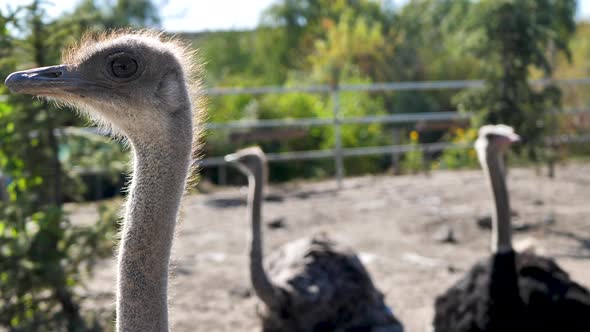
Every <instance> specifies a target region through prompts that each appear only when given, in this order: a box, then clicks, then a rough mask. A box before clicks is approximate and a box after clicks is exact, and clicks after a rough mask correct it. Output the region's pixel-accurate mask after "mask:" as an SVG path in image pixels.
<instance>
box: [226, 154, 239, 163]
mask: <svg viewBox="0 0 590 332" xmlns="http://www.w3.org/2000/svg"><path fill="white" fill-rule="evenodd" d="M223 160H225V162H226V163H231V164H234V163H236V162H237V161H238V155H237V154H235V153H232V154H228V155H226V156H225V157H224V158H223Z"/></svg>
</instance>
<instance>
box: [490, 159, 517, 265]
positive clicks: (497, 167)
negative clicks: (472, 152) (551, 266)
mask: <svg viewBox="0 0 590 332" xmlns="http://www.w3.org/2000/svg"><path fill="white" fill-rule="evenodd" d="M502 158H503V156H502V154H501V153H499V152H498V151H495V150H494V149H489V150H488V151H487V153H486V166H487V173H488V176H489V180H490V184H491V187H492V193H493V194H494V202H495V207H496V210H495V213H494V218H493V221H492V252H494V253H497V252H507V251H511V250H512V239H511V229H510V227H511V225H510V202H509V197H508V189H507V188H506V176H505V174H504V165H503V159H502Z"/></svg>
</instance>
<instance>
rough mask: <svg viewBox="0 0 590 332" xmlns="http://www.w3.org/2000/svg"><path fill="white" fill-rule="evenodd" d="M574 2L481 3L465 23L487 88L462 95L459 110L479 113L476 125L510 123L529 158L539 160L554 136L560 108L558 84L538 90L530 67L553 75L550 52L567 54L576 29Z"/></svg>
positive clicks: (468, 41)
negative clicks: (546, 138)
mask: <svg viewBox="0 0 590 332" xmlns="http://www.w3.org/2000/svg"><path fill="white" fill-rule="evenodd" d="M575 8H576V3H575V1H574V0H564V1H550V0H541V1H537V0H519V1H514V0H501V1H496V0H493V1H492V0H482V1H480V2H478V3H476V4H474V5H472V7H471V10H470V11H469V14H468V15H467V17H468V20H467V22H466V23H465V26H464V29H465V31H468V32H465V35H466V36H467V38H465V48H466V51H467V52H470V53H471V54H473V55H474V56H476V57H478V58H481V59H482V60H484V61H485V63H486V67H485V72H484V74H485V79H486V81H487V84H486V87H485V88H483V89H480V90H471V91H467V92H465V93H463V94H461V95H460V96H459V97H458V99H457V101H458V105H459V108H460V109H461V110H465V111H476V112H478V113H479V116H478V117H477V119H476V121H475V123H474V125H475V126H479V125H481V124H485V123H506V124H509V125H511V126H513V127H514V128H515V130H516V131H517V132H518V133H519V134H521V135H523V136H524V137H526V138H527V139H526V142H525V144H524V145H523V146H524V150H525V151H526V152H527V155H528V157H530V158H532V159H533V160H535V159H538V158H539V157H540V154H541V153H542V151H543V148H544V142H543V137H544V135H545V134H546V133H548V132H550V131H548V129H547V125H548V124H549V123H550V122H551V121H550V118H551V113H550V112H551V111H553V110H556V109H559V108H560V98H561V93H560V90H559V88H557V87H556V86H554V85H549V86H547V87H544V88H541V89H538V90H535V89H532V88H531V87H530V86H529V84H528V79H529V77H530V70H531V68H536V69H538V70H541V71H542V72H543V73H544V74H545V75H546V76H547V77H549V76H550V75H551V74H552V70H553V68H552V64H551V59H550V56H551V55H550V52H551V51H552V50H553V51H554V52H558V51H562V52H564V53H565V54H567V55H569V49H568V46H567V45H568V41H569V38H570V36H571V34H572V33H573V31H574V28H575V23H574V21H573V17H574V13H575Z"/></svg>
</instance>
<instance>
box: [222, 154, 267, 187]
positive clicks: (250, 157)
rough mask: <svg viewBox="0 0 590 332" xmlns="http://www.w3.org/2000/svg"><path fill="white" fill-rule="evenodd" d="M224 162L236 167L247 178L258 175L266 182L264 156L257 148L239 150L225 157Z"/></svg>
mask: <svg viewBox="0 0 590 332" xmlns="http://www.w3.org/2000/svg"><path fill="white" fill-rule="evenodd" d="M225 161H226V162H228V163H230V164H231V165H234V166H236V167H237V168H238V169H239V170H240V171H241V172H242V173H244V174H245V175H247V176H248V177H250V176H254V175H256V174H260V175H261V176H262V177H263V180H264V181H266V176H267V171H266V162H267V161H266V156H265V155H264V152H263V151H262V149H260V148H259V147H257V146H255V147H250V148H246V149H241V150H238V151H236V152H235V153H232V154H228V155H227V156H225Z"/></svg>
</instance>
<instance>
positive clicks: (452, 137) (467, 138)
mask: <svg viewBox="0 0 590 332" xmlns="http://www.w3.org/2000/svg"><path fill="white" fill-rule="evenodd" d="M476 139H477V130H476V129H473V128H469V129H467V130H464V129H463V128H456V129H454V130H451V132H450V133H449V134H448V141H450V142H452V143H454V144H457V145H460V147H458V148H453V149H447V150H445V151H444V152H443V153H442V155H441V156H440V158H439V160H438V163H437V164H435V165H436V168H440V169H462V168H475V167H477V166H478V161H477V155H476V153H475V150H474V149H473V143H475V140H476Z"/></svg>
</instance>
